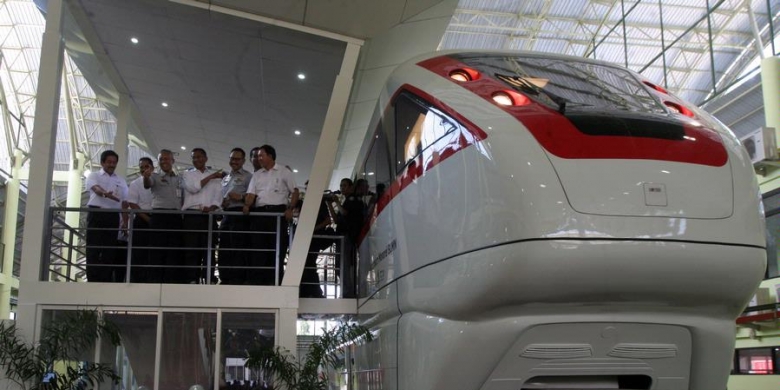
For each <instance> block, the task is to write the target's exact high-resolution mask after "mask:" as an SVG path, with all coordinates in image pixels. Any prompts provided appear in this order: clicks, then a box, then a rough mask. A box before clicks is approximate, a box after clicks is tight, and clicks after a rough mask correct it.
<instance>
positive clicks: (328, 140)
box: [282, 43, 360, 326]
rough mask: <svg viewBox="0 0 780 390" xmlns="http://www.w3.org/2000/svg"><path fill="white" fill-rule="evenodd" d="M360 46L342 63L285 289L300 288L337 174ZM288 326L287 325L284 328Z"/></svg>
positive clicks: (350, 49)
mask: <svg viewBox="0 0 780 390" xmlns="http://www.w3.org/2000/svg"><path fill="white" fill-rule="evenodd" d="M359 54H360V45H358V44H355V43H347V48H346V50H345V51H344V59H343V60H342V62H341V70H340V72H339V75H338V76H336V82H335V85H334V86H333V92H332V93H331V95H330V104H329V105H328V112H327V114H325V123H324V124H323V127H322V133H321V134H320V142H319V144H318V146H317V152H316V153H315V154H314V165H313V166H312V169H311V176H310V178H309V185H308V187H307V189H306V190H307V192H308V193H309V196H307V197H306V201H305V202H303V209H302V210H301V213H300V216H299V217H298V229H296V234H295V238H294V239H293V242H292V247H291V248H290V258H289V260H288V262H287V271H286V272H285V275H284V280H283V281H282V286H295V287H297V286H299V285H300V284H301V277H302V276H303V267H304V264H305V263H306V255H307V254H308V252H309V244H310V243H311V236H312V232H313V231H314V226H315V225H316V224H317V211H318V210H319V208H320V202H321V200H322V193H323V192H324V191H325V189H326V188H327V187H326V186H327V184H328V183H329V182H330V175H331V174H332V173H333V165H334V161H335V159H336V151H337V149H338V140H339V132H340V131H341V125H342V123H343V122H344V112H345V111H346V108H347V103H348V102H349V91H350V88H352V76H353V74H354V73H355V66H356V65H357V60H358V55H359ZM282 326H284V325H282Z"/></svg>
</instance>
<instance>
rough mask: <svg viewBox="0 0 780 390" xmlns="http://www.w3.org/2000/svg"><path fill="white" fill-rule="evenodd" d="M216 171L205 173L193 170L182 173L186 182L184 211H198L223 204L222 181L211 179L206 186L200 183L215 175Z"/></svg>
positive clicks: (206, 170) (182, 207) (205, 171)
mask: <svg viewBox="0 0 780 390" xmlns="http://www.w3.org/2000/svg"><path fill="white" fill-rule="evenodd" d="M214 172H215V171H214V170H211V169H205V170H204V171H203V172H201V171H199V170H197V169H195V168H192V169H188V170H186V171H185V172H184V173H182V175H181V176H182V178H183V179H182V180H183V182H184V204H183V205H182V206H181V209H182V210H188V209H198V210H202V209H203V207H210V206H217V207H219V206H220V205H221V204H222V179H221V178H215V179H211V180H209V181H208V183H206V185H205V186H202V187H201V185H200V181H201V180H203V179H204V178H206V176H209V175H211V174H212V173H214Z"/></svg>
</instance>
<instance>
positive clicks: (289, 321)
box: [275, 182, 311, 357]
mask: <svg viewBox="0 0 780 390" xmlns="http://www.w3.org/2000/svg"><path fill="white" fill-rule="evenodd" d="M309 183H311V182H309ZM297 323H298V310H297V309H290V308H281V309H279V321H277V324H278V326H277V327H276V332H275V335H276V345H278V346H280V347H282V348H284V349H286V350H288V351H290V353H292V355H293V356H295V357H298V335H297V333H298V326H297Z"/></svg>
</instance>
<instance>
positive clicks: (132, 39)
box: [130, 37, 138, 45]
mask: <svg viewBox="0 0 780 390" xmlns="http://www.w3.org/2000/svg"><path fill="white" fill-rule="evenodd" d="M130 42H133V45H137V44H138V38H136V37H131V38H130Z"/></svg>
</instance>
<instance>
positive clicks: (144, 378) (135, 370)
mask: <svg viewBox="0 0 780 390" xmlns="http://www.w3.org/2000/svg"><path fill="white" fill-rule="evenodd" d="M103 314H104V315H105V318H106V320H108V321H111V322H113V323H114V324H116V326H117V327H118V328H119V334H120V336H121V337H122V341H121V343H120V345H119V346H116V347H115V346H113V345H111V343H110V342H108V340H101V343H100V362H101V363H105V364H111V365H113V366H114V371H115V372H116V373H117V375H119V376H120V377H122V379H121V381H120V382H119V383H118V384H116V385H112V384H111V383H101V385H100V388H101V389H103V388H106V389H137V388H141V387H145V388H147V389H153V388H154V362H155V359H154V356H155V345H156V344H157V312H156V311H154V312H130V311H106V312H104V313H103ZM104 386H106V387H104Z"/></svg>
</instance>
